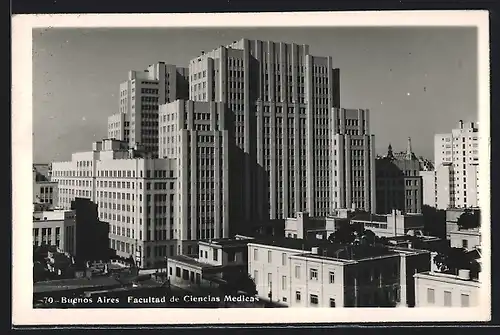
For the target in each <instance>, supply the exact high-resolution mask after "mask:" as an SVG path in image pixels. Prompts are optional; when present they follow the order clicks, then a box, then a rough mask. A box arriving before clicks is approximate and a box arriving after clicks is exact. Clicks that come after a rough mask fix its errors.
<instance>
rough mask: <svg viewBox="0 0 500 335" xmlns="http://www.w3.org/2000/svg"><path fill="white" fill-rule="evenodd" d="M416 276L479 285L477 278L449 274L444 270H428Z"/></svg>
mask: <svg viewBox="0 0 500 335" xmlns="http://www.w3.org/2000/svg"><path fill="white" fill-rule="evenodd" d="M415 277H416V278H419V277H420V278H427V279H435V280H440V281H447V282H453V283H457V284H460V283H463V284H473V285H474V284H475V285H479V280H478V279H475V278H470V279H468V278H462V277H460V276H458V275H454V274H449V273H442V272H435V271H426V272H421V273H417V274H415Z"/></svg>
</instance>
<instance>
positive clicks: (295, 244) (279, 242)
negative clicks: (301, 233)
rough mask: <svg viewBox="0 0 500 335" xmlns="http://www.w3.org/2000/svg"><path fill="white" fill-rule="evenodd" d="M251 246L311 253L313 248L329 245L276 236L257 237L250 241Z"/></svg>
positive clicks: (320, 241)
mask: <svg viewBox="0 0 500 335" xmlns="http://www.w3.org/2000/svg"><path fill="white" fill-rule="evenodd" d="M250 243H251V244H260V245H268V246H274V247H279V248H285V249H293V250H297V251H300V250H302V251H306V250H307V251H311V249H312V248H314V247H325V246H328V245H330V244H331V243H330V242H329V241H328V240H319V239H307V240H304V239H297V238H289V237H278V236H263V237H257V238H256V239H255V240H253V241H250Z"/></svg>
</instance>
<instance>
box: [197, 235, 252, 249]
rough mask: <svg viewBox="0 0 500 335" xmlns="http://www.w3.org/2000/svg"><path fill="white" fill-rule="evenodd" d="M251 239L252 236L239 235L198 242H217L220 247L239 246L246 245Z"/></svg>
mask: <svg viewBox="0 0 500 335" xmlns="http://www.w3.org/2000/svg"><path fill="white" fill-rule="evenodd" d="M252 240H253V238H251V237H246V236H245V237H243V236H241V237H228V238H219V239H214V240H205V241H200V243H203V244H217V245H220V246H222V247H239V246H245V245H247V244H248V243H249V242H250V241H252Z"/></svg>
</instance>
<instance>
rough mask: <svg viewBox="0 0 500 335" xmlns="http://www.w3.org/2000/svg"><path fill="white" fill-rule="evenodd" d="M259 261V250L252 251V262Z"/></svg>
mask: <svg viewBox="0 0 500 335" xmlns="http://www.w3.org/2000/svg"><path fill="white" fill-rule="evenodd" d="M258 259H259V249H257V248H255V249H253V260H254V261H257V260H258Z"/></svg>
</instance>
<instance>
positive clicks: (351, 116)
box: [318, 109, 376, 213]
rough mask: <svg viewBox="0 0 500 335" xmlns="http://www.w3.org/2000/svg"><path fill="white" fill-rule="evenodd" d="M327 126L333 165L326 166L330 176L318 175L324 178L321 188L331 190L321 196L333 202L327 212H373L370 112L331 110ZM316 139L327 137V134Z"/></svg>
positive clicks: (373, 190)
mask: <svg viewBox="0 0 500 335" xmlns="http://www.w3.org/2000/svg"><path fill="white" fill-rule="evenodd" d="M330 126H331V128H330V132H332V133H333V163H332V164H330V165H329V168H330V173H329V174H328V173H321V174H319V175H321V176H323V177H321V178H320V180H322V182H321V183H320V185H321V184H327V185H328V187H329V189H330V190H331V191H330V193H329V192H328V191H325V192H322V193H321V196H322V197H323V196H324V197H327V198H328V195H329V194H330V197H331V199H333V203H332V204H331V206H330V208H331V209H332V210H331V211H330V212H329V213H331V212H332V211H333V210H334V209H339V208H352V209H361V210H365V211H368V212H371V213H375V210H376V208H375V206H376V193H375V136H374V135H371V134H370V122H369V111H368V110H362V109H334V110H333V120H332V122H331V123H330ZM320 129H322V128H320ZM319 136H320V138H323V136H325V138H326V137H327V136H326V133H324V134H322V135H319ZM330 155H331V154H330ZM327 157H329V155H327V156H326V158H327ZM320 159H321V160H322V161H323V160H324V158H320ZM318 164H320V165H322V164H326V163H324V162H321V163H318Z"/></svg>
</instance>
